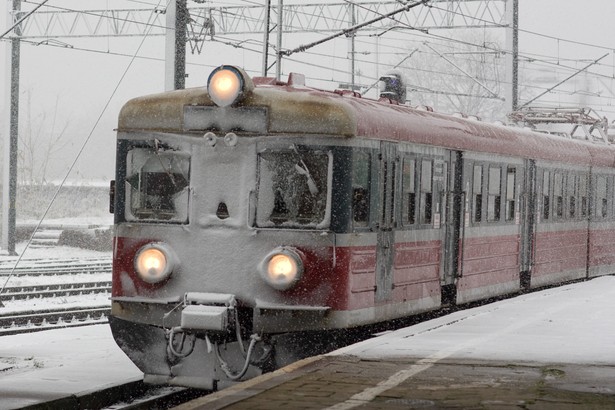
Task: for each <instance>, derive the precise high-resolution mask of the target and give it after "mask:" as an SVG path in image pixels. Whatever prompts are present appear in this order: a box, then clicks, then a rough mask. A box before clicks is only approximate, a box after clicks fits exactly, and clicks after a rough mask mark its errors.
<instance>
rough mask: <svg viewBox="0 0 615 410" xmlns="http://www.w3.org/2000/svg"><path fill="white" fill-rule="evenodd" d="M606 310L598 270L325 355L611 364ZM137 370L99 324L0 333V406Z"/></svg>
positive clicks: (609, 303) (613, 289)
mask: <svg viewBox="0 0 615 410" xmlns="http://www.w3.org/2000/svg"><path fill="white" fill-rule="evenodd" d="M613 312H615V277H613V276H607V277H600V278H596V279H593V280H590V281H587V282H581V283H576V284H572V285H566V286H562V287H559V288H553V289H548V290H543V291H539V292H535V293H530V294H525V295H521V296H518V297H515V298H512V299H508V300H503V301H500V302H496V303H493V304H489V305H485V306H481V307H477V308H473V309H468V310H464V311H460V312H456V313H453V314H451V315H448V316H446V317H441V318H438V319H434V320H430V321H428V322H424V323H420V324H418V325H414V326H411V327H408V328H405V329H401V330H398V331H395V332H390V333H387V334H384V335H382V336H380V337H378V338H374V339H370V340H367V341H364V342H361V343H358V344H356V345H353V346H349V347H346V348H343V349H340V350H337V351H335V352H333V353H330V354H332V355H356V356H359V357H361V358H372V359H395V358H404V359H408V358H420V359H421V360H422V361H423V362H424V363H423V366H429V365H430V364H431V363H435V362H437V361H439V360H444V359H454V358H460V359H471V360H477V361H482V360H486V361H507V362H510V363H523V362H535V363H548V364H553V363H574V364H588V365H606V366H614V365H615V325H614V322H613ZM2 369H4V370H2ZM140 377H141V373H140V372H139V371H138V369H136V368H135V366H134V365H133V364H132V363H131V362H130V361H129V360H128V358H126V356H125V355H124V354H123V353H122V352H121V351H120V349H119V348H118V347H117V346H116V345H115V343H114V341H113V339H112V337H111V333H110V331H109V327H108V326H107V325H95V326H87V327H80V328H72V329H62V330H52V331H46V332H39V333H36V334H24V335H16V336H6V337H1V338H0V397H2V404H0V409H1V408H11V407H8V406H7V405H6V404H4V403H9V401H8V400H9V399H10V400H13V399H14V400H17V399H19V400H23V397H27V396H28V395H30V396H35V397H39V398H42V397H50V396H58V395H61V394H73V393H78V392H84V391H90V390H93V389H97V388H100V387H101V386H106V385H109V384H113V383H120V382H124V381H127V380H133V379H138V378H140ZM29 392H32V393H29ZM34 392H36V393H34ZM14 402H15V401H13V403H14ZM22 403H23V402H22Z"/></svg>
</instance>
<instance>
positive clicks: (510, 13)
mask: <svg viewBox="0 0 615 410" xmlns="http://www.w3.org/2000/svg"><path fill="white" fill-rule="evenodd" d="M506 22H507V23H508V28H507V29H506V96H505V99H506V111H507V112H509V113H510V112H513V111H516V110H517V108H519V90H518V84H519V0H508V1H507V2H506Z"/></svg>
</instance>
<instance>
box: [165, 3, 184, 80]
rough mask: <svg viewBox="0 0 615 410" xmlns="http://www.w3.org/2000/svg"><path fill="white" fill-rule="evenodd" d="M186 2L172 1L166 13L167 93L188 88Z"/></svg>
mask: <svg viewBox="0 0 615 410" xmlns="http://www.w3.org/2000/svg"><path fill="white" fill-rule="evenodd" d="M187 22H188V6H187V4H186V0H171V1H170V2H169V5H168V7H167V12H166V34H165V73H164V76H165V81H164V88H165V90H166V91H171V90H180V89H183V88H185V87H186V24H187Z"/></svg>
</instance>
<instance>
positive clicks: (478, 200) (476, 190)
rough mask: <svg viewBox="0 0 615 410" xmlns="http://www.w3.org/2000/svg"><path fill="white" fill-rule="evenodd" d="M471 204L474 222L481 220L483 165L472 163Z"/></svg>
mask: <svg viewBox="0 0 615 410" xmlns="http://www.w3.org/2000/svg"><path fill="white" fill-rule="evenodd" d="M472 193H473V199H472V202H473V203H472V206H473V209H474V222H481V221H482V220H483V218H482V215H483V166H482V165H474V175H473V181H472Z"/></svg>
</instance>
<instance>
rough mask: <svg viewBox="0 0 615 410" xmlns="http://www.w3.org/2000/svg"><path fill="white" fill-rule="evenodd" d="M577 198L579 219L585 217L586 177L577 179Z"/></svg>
mask: <svg viewBox="0 0 615 410" xmlns="http://www.w3.org/2000/svg"><path fill="white" fill-rule="evenodd" d="M579 198H580V199H581V217H584V218H585V217H587V211H588V203H587V177H586V176H583V175H582V176H581V178H580V179H579Z"/></svg>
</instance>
